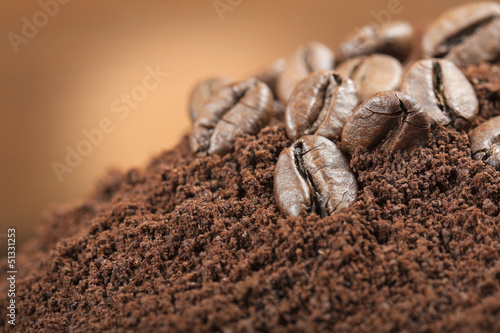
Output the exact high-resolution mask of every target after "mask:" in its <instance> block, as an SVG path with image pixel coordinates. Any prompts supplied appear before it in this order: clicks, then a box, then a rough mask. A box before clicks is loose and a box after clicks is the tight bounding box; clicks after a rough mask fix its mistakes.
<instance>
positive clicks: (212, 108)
mask: <svg viewBox="0 0 500 333" xmlns="http://www.w3.org/2000/svg"><path fill="white" fill-rule="evenodd" d="M273 104H274V102H273V94H272V92H271V90H270V89H269V87H268V86H266V85H265V84H264V83H262V82H260V81H258V80H256V79H248V80H245V81H239V82H235V83H232V84H229V85H227V86H225V87H224V88H222V89H220V90H219V91H218V92H217V93H216V94H215V95H213V96H212V98H210V100H209V101H208V102H207V103H205V104H204V105H203V107H202V108H201V109H200V111H199V114H198V116H197V117H196V120H195V122H194V125H193V129H192V131H191V136H190V145H191V150H192V151H193V152H194V153H208V154H214V153H216V154H223V153H226V152H228V151H229V150H230V149H231V148H232V147H233V145H234V142H235V141H236V138H238V137H243V136H245V135H248V134H257V133H258V132H259V131H260V129H261V128H262V127H264V126H265V125H266V124H267V123H268V122H269V120H270V119H271V117H272V114H273Z"/></svg>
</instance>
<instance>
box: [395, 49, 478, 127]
mask: <svg viewBox="0 0 500 333" xmlns="http://www.w3.org/2000/svg"><path fill="white" fill-rule="evenodd" d="M401 90H402V91H403V92H405V93H407V94H409V95H411V96H413V97H415V98H416V99H417V100H418V101H419V102H420V104H422V106H423V107H424V109H425V110H426V111H427V114H428V115H429V117H430V118H431V119H432V120H433V121H434V122H436V123H438V124H441V125H443V126H448V125H450V126H453V127H455V128H456V129H467V128H469V127H470V125H471V121H472V119H474V117H475V116H476V115H477V113H478V109H479V103H478V100H477V97H476V93H475V91H474V88H473V87H472V85H471V84H470V82H469V81H468V80H467V78H466V77H465V75H464V74H463V73H462V71H461V70H460V69H458V68H457V66H455V65H454V64H453V63H452V62H451V61H448V60H445V59H426V60H421V61H418V62H416V63H414V64H413V65H412V66H411V67H410V68H408V70H407V71H406V73H405V75H404V78H403V83H402V85H401Z"/></svg>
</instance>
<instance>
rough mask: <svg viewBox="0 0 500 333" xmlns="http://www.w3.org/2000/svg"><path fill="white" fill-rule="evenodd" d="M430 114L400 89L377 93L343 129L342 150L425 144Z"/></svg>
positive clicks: (349, 152) (399, 147) (400, 148)
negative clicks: (398, 90) (399, 90)
mask: <svg viewBox="0 0 500 333" xmlns="http://www.w3.org/2000/svg"><path fill="white" fill-rule="evenodd" d="M430 130H431V128H430V121H429V116H428V115H427V113H426V112H425V111H424V109H423V108H422V106H420V104H419V103H418V102H417V100H416V99H414V98H413V97H411V96H409V95H407V94H405V93H402V92H397V91H384V92H380V93H377V94H375V95H373V96H372V97H370V98H369V99H368V100H366V101H365V102H364V103H363V104H361V105H360V106H358V107H357V108H356V110H354V112H353V114H352V116H351V117H350V118H349V120H348V121H347V123H346V124H345V126H344V130H343V131H342V145H341V149H342V151H343V152H345V153H346V154H348V155H352V154H353V153H354V152H355V150H356V149H357V148H364V149H368V150H372V149H376V148H381V149H382V150H387V151H394V150H407V149H410V148H413V147H417V146H423V145H425V144H426V143H427V142H428V140H429V137H430Z"/></svg>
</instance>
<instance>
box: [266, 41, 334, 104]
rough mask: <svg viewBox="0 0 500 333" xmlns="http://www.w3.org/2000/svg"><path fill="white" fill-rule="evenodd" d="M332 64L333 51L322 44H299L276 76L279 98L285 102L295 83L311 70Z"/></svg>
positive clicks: (328, 66) (325, 67)
mask: <svg viewBox="0 0 500 333" xmlns="http://www.w3.org/2000/svg"><path fill="white" fill-rule="evenodd" d="M333 66H334V57H333V52H332V51H331V50H330V49H329V48H328V47H326V46H325V45H323V44H320V43H317V42H311V43H309V44H306V45H302V46H300V47H299V48H298V49H297V50H296V51H295V52H294V53H293V54H292V55H291V56H290V57H289V58H288V59H287V63H286V66H285V69H284V70H283V73H281V75H280V76H279V77H278V81H277V87H276V90H277V94H278V98H279V100H280V101H281V102H282V103H284V104H287V103H288V99H289V98H290V95H291V94H292V92H293V90H294V89H295V86H296V85H297V83H299V82H300V81H301V80H302V79H303V78H305V77H306V76H308V75H309V74H311V73H312V72H316V71H321V70H329V69H332V68H333Z"/></svg>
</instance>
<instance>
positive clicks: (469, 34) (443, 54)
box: [422, 1, 500, 67]
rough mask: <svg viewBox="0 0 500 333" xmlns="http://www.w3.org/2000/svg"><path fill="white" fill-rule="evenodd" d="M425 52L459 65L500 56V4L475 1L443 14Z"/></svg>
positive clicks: (427, 38)
mask: <svg viewBox="0 0 500 333" xmlns="http://www.w3.org/2000/svg"><path fill="white" fill-rule="evenodd" d="M422 48H423V51H424V54H425V55H426V56H427V57H430V58H445V59H448V60H450V61H452V62H453V63H455V64H456V65H457V66H459V67H467V66H469V65H478V64H479V63H481V62H498V60H499V58H500V4H498V3H496V2H492V1H490V2H471V3H467V4H464V5H461V6H459V7H456V8H453V9H450V10H448V11H447V12H445V13H444V14H443V15H441V16H440V17H439V18H438V19H437V20H435V21H434V22H433V23H432V24H431V25H430V26H429V28H428V29H427V32H426V33H425V35H424V37H423V39H422Z"/></svg>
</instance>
